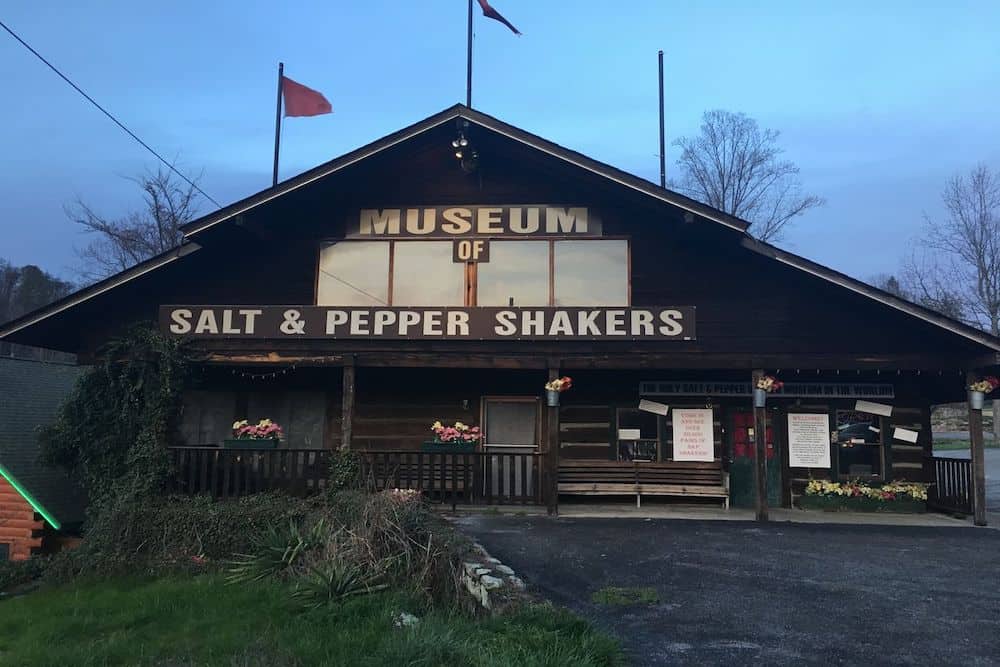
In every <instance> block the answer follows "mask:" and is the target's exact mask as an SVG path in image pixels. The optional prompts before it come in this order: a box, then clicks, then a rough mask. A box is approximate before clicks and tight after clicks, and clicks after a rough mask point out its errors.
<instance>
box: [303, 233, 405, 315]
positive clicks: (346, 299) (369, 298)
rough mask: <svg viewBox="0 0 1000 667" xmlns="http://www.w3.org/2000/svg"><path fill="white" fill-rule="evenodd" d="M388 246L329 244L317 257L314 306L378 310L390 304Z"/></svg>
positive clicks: (374, 244)
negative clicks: (371, 308) (379, 307)
mask: <svg viewBox="0 0 1000 667" xmlns="http://www.w3.org/2000/svg"><path fill="white" fill-rule="evenodd" d="M388 276H389V243H388V242H386V241H356V242H351V243H332V244H330V245H327V246H325V247H323V248H322V249H321V250H320V253H319V275H318V276H317V281H316V303H317V304H318V305H320V306H333V305H336V306H379V305H385V304H387V303H389V281H388Z"/></svg>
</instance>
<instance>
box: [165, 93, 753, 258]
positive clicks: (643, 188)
mask: <svg viewBox="0 0 1000 667" xmlns="http://www.w3.org/2000/svg"><path fill="white" fill-rule="evenodd" d="M458 119H465V120H467V121H469V122H470V123H475V124H476V125H479V126H480V127H483V128H486V129H488V130H491V131H493V132H496V133H497V134H500V135H503V136H505V137H507V138H509V139H512V140H514V141H518V142H520V143H522V144H525V145H527V146H529V147H531V148H534V149H536V150H538V151H541V152H543V153H546V154H548V155H551V156H553V157H556V158H559V159H561V160H563V161H564V162H568V163H569V164H571V165H573V166H576V167H579V168H581V169H585V170H587V171H589V172H591V173H593V174H596V175H598V176H601V177H604V178H606V179H608V180H610V181H612V182H614V183H617V184H618V185H622V186H625V187H628V188H631V189H632V190H635V191H637V192H640V193H642V194H645V195H648V196H649V197H652V198H653V199H656V200H659V201H661V202H665V203H667V204H673V205H674V206H677V207H679V208H681V209H683V210H685V211H688V212H690V213H694V214H697V215H699V216H701V217H703V218H706V219H708V220H712V221H713V222H716V223H718V224H721V225H724V226H726V227H729V228H731V229H734V230H737V231H740V232H744V231H746V229H747V227H748V226H749V223H747V222H745V221H743V220H740V219H739V218H736V217H734V216H731V215H729V214H728V213H723V212H722V211H719V210H717V209H714V208H712V207H711V206H706V205H705V204H702V203H700V202H697V201H695V200H694V199H690V198H689V197H685V196H684V195H681V194H678V193H676V192H673V191H672V190H667V189H664V188H661V187H660V186H658V185H656V184H655V183H652V182H650V181H647V180H646V179H644V178H639V177H638V176H635V175H633V174H629V173H628V172H625V171H622V170H621V169H617V168H616V167H612V166H611V165H609V164H605V163H604V162H599V161H598V160H595V159H593V158H590V157H587V156H586V155H584V154H582V153H579V152H577V151H574V150H570V149H568V148H564V147H563V146H560V145H559V144H556V143H554V142H551V141H549V140H547V139H543V138H542V137H539V136H538V135H535V134H531V133H530V132H526V131H524V130H522V129H520V128H518V127H514V126H513V125H510V124H508V123H505V122H503V121H501V120H499V119H497V118H494V117H493V116H489V115H487V114H484V113H482V112H480V111H476V110H474V109H470V108H469V107H467V106H465V105H464V104H456V105H454V106H452V107H449V108H447V109H445V110H444V111H441V112H439V113H436V114H434V115H433V116H430V117H429V118H425V119H424V120H422V121H420V122H418V123H415V124H413V125H410V126H409V127H406V128H403V129H402V130H399V131H397V132H393V133H392V134H390V135H387V136H385V137H383V138H381V139H378V140H377V141H374V142H372V143H370V144H368V145H367V146H362V147H361V148H358V149H357V150H353V151H351V152H350V153H347V154H345V155H342V156H340V157H339V158H336V159H334V160H330V161H329V162H327V163H326V164H322V165H320V166H318V167H315V168H313V169H310V170H309V171H306V172H304V173H302V174H299V175H298V176H295V177H294V178H291V179H289V180H287V181H284V182H282V183H279V184H278V185H276V186H274V187H272V188H268V189H267V190H263V191H261V192H259V193H257V194H255V195H253V196H251V197H247V198H246V199H243V200H241V201H238V202H236V203H234V204H230V205H229V206H226V207H224V208H221V209H219V210H218V211H216V212H214V213H211V214H209V215H206V216H204V217H202V218H199V219H198V220H193V221H191V222H189V223H188V224H186V225H184V227H182V231H183V232H184V234H185V236H186V237H187V238H194V237H195V236H197V235H198V234H199V233H201V232H203V231H205V230H207V229H210V228H212V227H215V226H216V225H219V224H221V223H223V222H226V221H227V220H230V219H232V218H234V217H235V216H238V215H242V214H243V213H246V212H247V211H250V210H251V209H253V208H256V207H257V206H260V205H261V204H265V203H267V202H269V201H271V200H272V199H277V198H278V197H281V196H283V195H285V194H288V193H289V192H293V191H295V190H298V189H299V188H302V187H305V186H307V185H309V184H310V183H312V182H313V181H316V180H318V179H321V178H325V177H327V176H330V175H331V174H334V173H336V172H338V171H340V170H342V169H345V168H347V167H349V166H351V165H353V164H355V163H357V162H360V161H362V160H365V159H367V158H370V157H372V156H374V155H377V154H378V153H381V152H382V151H385V150H387V149H389V148H392V147H393V146H396V145H397V144H400V143H403V142H405V141H409V140H410V139H413V138H415V137H417V136H419V135H420V134H423V133H425V132H428V131H430V130H432V129H434V128H436V127H439V126H441V125H443V124H445V123H449V122H452V121H455V120H458Z"/></svg>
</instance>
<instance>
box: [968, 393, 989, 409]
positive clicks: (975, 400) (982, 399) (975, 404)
mask: <svg viewBox="0 0 1000 667" xmlns="http://www.w3.org/2000/svg"><path fill="white" fill-rule="evenodd" d="M985 403H986V394H985V393H983V392H981V391H970V392H969V407H970V408H972V409H973V410H982V409H983V405H984V404H985Z"/></svg>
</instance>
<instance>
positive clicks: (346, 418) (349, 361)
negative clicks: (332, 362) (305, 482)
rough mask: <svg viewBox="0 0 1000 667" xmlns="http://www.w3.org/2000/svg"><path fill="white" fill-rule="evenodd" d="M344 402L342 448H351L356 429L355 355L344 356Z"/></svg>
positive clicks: (342, 409)
mask: <svg viewBox="0 0 1000 667" xmlns="http://www.w3.org/2000/svg"><path fill="white" fill-rule="evenodd" d="M342 393H343V395H342V398H343V403H342V404H341V408H340V449H341V451H347V450H349V449H351V438H352V437H353V431H354V357H353V356H347V357H344V386H343V390H342Z"/></svg>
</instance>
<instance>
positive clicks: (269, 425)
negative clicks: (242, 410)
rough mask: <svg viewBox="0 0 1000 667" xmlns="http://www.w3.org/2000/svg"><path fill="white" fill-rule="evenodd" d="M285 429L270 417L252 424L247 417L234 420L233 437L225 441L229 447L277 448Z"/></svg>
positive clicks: (224, 444)
mask: <svg viewBox="0 0 1000 667" xmlns="http://www.w3.org/2000/svg"><path fill="white" fill-rule="evenodd" d="M284 434H285V433H284V431H282V430H281V427H280V426H278V425H277V424H275V423H274V422H273V421H271V420H270V419H261V420H260V421H259V422H257V423H256V424H251V423H250V422H248V421H247V420H246V419H241V420H240V421H237V422H233V437H232V438H230V439H228V440H226V441H225V442H224V443H223V445H222V446H223V447H225V448H227V449H277V447H278V443H279V442H280V441H281V438H282V436H283V435H284Z"/></svg>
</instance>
